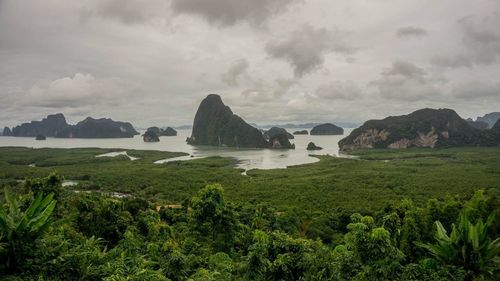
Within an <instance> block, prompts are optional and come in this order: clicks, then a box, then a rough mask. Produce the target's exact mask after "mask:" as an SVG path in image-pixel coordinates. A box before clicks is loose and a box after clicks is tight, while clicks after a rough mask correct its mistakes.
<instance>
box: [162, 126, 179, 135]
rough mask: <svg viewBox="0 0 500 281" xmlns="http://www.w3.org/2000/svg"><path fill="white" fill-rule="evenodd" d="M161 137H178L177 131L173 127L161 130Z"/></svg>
mask: <svg viewBox="0 0 500 281" xmlns="http://www.w3.org/2000/svg"><path fill="white" fill-rule="evenodd" d="M160 136H164V137H175V136H177V131H176V130H175V129H174V128H172V127H167V128H166V129H160Z"/></svg>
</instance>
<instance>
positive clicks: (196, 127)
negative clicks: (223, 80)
mask: <svg viewBox="0 0 500 281" xmlns="http://www.w3.org/2000/svg"><path fill="white" fill-rule="evenodd" d="M187 142H188V143H189V144H194V145H216V146H230V147H253V148H265V147H268V143H267V142H266V140H265V139H264V137H263V136H262V133H261V132H260V131H259V130H258V129H256V128H254V127H252V126H250V125H249V124H247V123H246V122H245V121H244V120H243V119H241V118H240V117H239V116H237V115H235V114H234V113H233V112H232V111H231V109H230V108H229V107H228V106H226V105H224V103H223V102H222V99H221V97H220V96H218V95H213V94H211V95H208V96H207V97H206V98H205V99H204V100H203V101H202V102H201V104H200V106H199V107H198V111H197V112H196V116H195V118H194V122H193V132H192V135H191V137H190V138H188V139H187Z"/></svg>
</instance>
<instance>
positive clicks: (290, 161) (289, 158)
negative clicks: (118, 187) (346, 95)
mask: <svg viewBox="0 0 500 281" xmlns="http://www.w3.org/2000/svg"><path fill="white" fill-rule="evenodd" d="M306 129H307V130H308V131H309V129H310V128H306ZM298 130H301V129H288V131H289V132H294V131H298ZM344 131H345V132H344V133H345V135H348V134H349V133H350V132H351V131H352V129H345V130H344ZM190 135H191V130H178V135H177V136H176V137H160V142H157V143H145V142H144V141H143V140H142V137H141V136H135V137H134V138H132V139H56V138H47V140H45V141H36V140H35V138H21V137H0V146H24V147H33V148H42V147H49V148H78V147H99V148H123V149H124V151H126V150H127V149H142V150H160V151H174V152H186V153H189V155H190V156H188V157H182V158H180V159H179V160H187V159H193V158H198V157H206V156H222V157H233V158H235V159H237V160H238V162H239V163H238V165H237V166H238V167H240V168H243V169H245V170H249V169H254V168H257V169H273V168H286V167H287V166H292V165H299V164H305V163H312V162H316V161H318V159H317V158H314V157H311V156H309V154H317V155H324V154H330V155H337V156H338V155H339V148H338V144H337V143H338V141H339V140H340V139H342V138H343V137H344V136H345V135H344V136H310V135H297V136H295V139H294V140H291V142H292V143H295V149H289V150H271V149H242V148H239V149H237V148H219V147H209V146H192V145H189V144H187V143H186V138H187V137H188V136H190ZM310 141H313V142H314V143H315V144H316V145H318V146H321V147H323V150H318V151H307V150H306V147H307V144H308V143H309V142H310ZM191 155H192V156H194V157H191Z"/></svg>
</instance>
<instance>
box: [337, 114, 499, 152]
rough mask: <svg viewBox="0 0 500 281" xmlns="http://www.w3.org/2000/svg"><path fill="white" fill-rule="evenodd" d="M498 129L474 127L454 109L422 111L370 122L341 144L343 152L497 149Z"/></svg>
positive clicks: (354, 131) (353, 132)
mask: <svg viewBox="0 0 500 281" xmlns="http://www.w3.org/2000/svg"><path fill="white" fill-rule="evenodd" d="M499 144H500V140H499V134H498V133H497V132H496V131H495V129H491V130H481V129H476V128H474V127H472V126H471V125H470V124H469V123H468V122H467V121H466V120H464V119H462V118H461V117H460V116H459V115H458V114H457V113H456V112H455V111H453V110H451V109H430V108H426V109H421V110H417V111H415V112H413V113H411V114H408V115H401V116H391V117H387V118H385V119H382V120H369V121H367V122H365V123H364V124H363V125H362V126H361V127H359V128H357V129H355V130H353V131H352V133H351V134H350V135H349V136H347V137H346V138H344V139H342V140H341V141H340V142H339V147H340V150H341V151H350V150H355V149H363V148H409V147H430V148H434V147H456V146H496V145H499Z"/></svg>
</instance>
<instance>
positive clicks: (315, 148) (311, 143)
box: [307, 142, 323, 150]
mask: <svg viewBox="0 0 500 281" xmlns="http://www.w3.org/2000/svg"><path fill="white" fill-rule="evenodd" d="M322 149H323V148H322V147H321V146H317V145H316V144H315V143H314V142H310V143H309V144H307V150H322Z"/></svg>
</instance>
